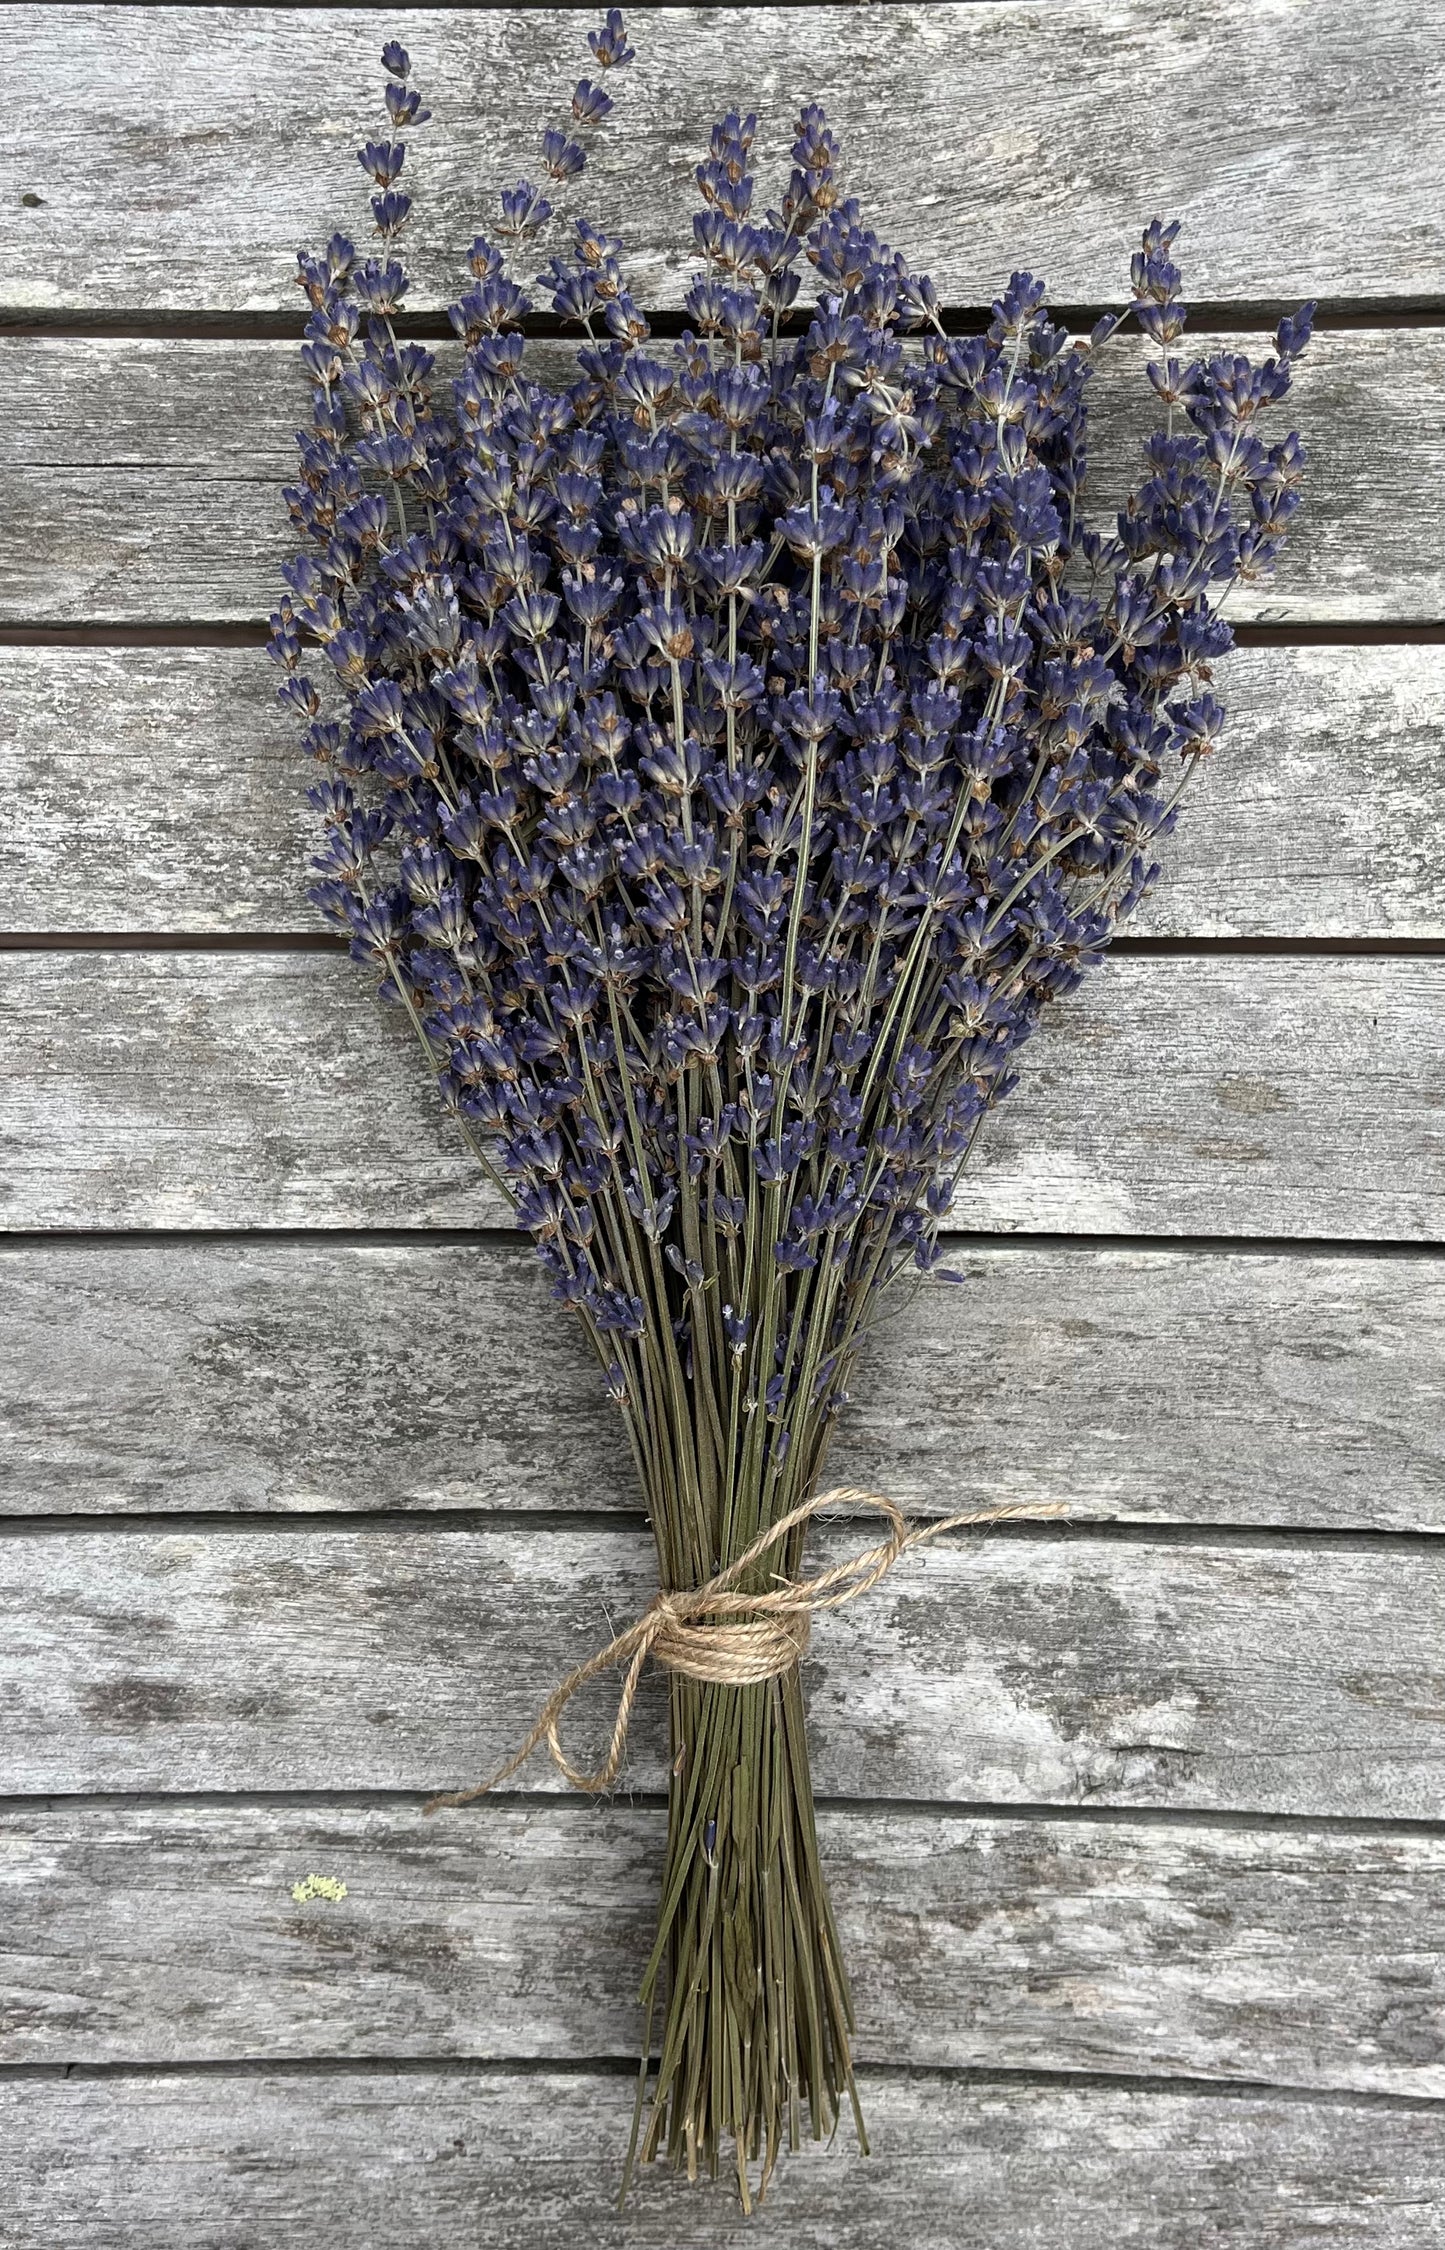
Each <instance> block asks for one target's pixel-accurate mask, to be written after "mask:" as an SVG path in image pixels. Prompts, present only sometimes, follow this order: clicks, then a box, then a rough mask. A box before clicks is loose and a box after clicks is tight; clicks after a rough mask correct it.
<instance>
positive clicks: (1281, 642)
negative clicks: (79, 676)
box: [0, 587, 1445, 648]
mask: <svg viewBox="0 0 1445 2250" xmlns="http://www.w3.org/2000/svg"><path fill="white" fill-rule="evenodd" d="M277 591H278V594H279V592H280V588H279V587H278V589H277ZM270 637H271V628H270V626H269V625H268V624H267V623H266V622H265V621H264V620H263V619H261V618H255V619H244V618H242V619H235V620H233V619H228V618H204V617H202V618H172V619H168V620H166V621H164V622H161V623H151V624H133V623H129V622H127V621H126V620H125V619H117V618H88V619H87V620H86V621H85V622H84V623H83V624H76V623H71V622H68V621H67V620H65V619H54V618H27V619H25V620H24V621H23V622H21V623H18V624H17V623H12V622H6V623H0V648H264V647H265V646H266V643H267V641H268V640H269V639H270ZM1234 645H1235V647H1236V648H1440V647H1442V646H1445V618H1434V617H1416V618H1389V617H1386V618H1360V619H1356V620H1351V619H1349V618H1323V619H1308V618H1302V619H1300V620H1298V621H1295V622H1286V623H1282V624H1270V623H1266V622H1261V621H1260V620H1259V619H1257V618H1255V619H1241V621H1240V622H1239V623H1238V624H1237V625H1236V626H1235V627H1234Z"/></svg>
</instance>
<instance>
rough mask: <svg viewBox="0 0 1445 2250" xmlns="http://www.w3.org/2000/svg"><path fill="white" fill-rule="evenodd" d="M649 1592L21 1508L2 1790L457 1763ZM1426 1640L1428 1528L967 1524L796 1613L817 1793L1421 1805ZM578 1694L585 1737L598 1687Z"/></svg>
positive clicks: (848, 1543)
mask: <svg viewBox="0 0 1445 2250" xmlns="http://www.w3.org/2000/svg"><path fill="white" fill-rule="evenodd" d="M871 1536H872V1534H871V1533H870V1532H866V1531H865V1530H864V1529H863V1527H861V1526H859V1525H852V1526H846V1525H845V1526H840V1527H838V1528H836V1529H834V1530H831V1531H830V1532H829V1533H828V1534H827V1536H826V1537H825V1538H823V1539H820V1541H819V1545H818V1550H817V1551H818V1553H819V1554H820V1555H821V1556H824V1557H830V1556H832V1557H836V1556H838V1555H840V1554H841V1553H843V1552H845V1551H849V1550H851V1548H853V1547H856V1546H857V1545H858V1544H859V1543H860V1542H866V1539H867V1538H868V1537H871ZM655 1585H656V1573H655V1565H654V1563H653V1560H652V1556H651V1551H650V1544H649V1542H648V1541H647V1539H646V1537H645V1535H644V1534H642V1533H640V1532H639V1531H636V1530H634V1529H633V1528H631V1527H630V1526H626V1525H620V1524H619V1525H615V1526H612V1527H608V1528H603V1527H602V1526H600V1525H599V1526H598V1527H596V1528H586V1529H561V1528H558V1527H556V1526H548V1527H545V1528H536V1527H530V1526H528V1525H527V1524H526V1523H525V1522H524V1521H522V1520H520V1519H513V1520H511V1521H505V1520H504V1521H503V1522H501V1523H499V1524H496V1525H493V1526H487V1527H483V1528H478V1527H476V1526H468V1527H465V1528H459V1527H455V1526H447V1527H442V1526H440V1525H436V1524H434V1523H428V1521H427V1519H426V1518H424V1517H418V1518H415V1519H413V1521H412V1522H411V1523H410V1524H409V1525H407V1526H405V1527H402V1528H394V1527H392V1526H390V1525H386V1526H373V1527H370V1528H368V1529H365V1530H350V1529H346V1530H341V1529H330V1528H328V1529H318V1528H316V1527H307V1528H301V1527H289V1526H288V1527H285V1528H282V1529H277V1528H275V1527H267V1528H266V1529H264V1530H262V1529H253V1528H246V1527H241V1526H239V1525H238V1526H237V1527H236V1528H235V1529H234V1530H225V1531H218V1530H214V1529H211V1530H201V1529H198V1528H196V1527H194V1526H191V1527H179V1526H178V1527H177V1528H176V1529H175V1530H174V1531H160V1530H155V1529H151V1528H147V1529H144V1530H143V1529H140V1528H136V1529H134V1530H132V1531H122V1530H116V1531H96V1530H93V1529H91V1530H86V1531H58V1530H57V1531H53V1532H48V1533H44V1534H39V1535H36V1534H29V1535H27V1534H23V1533H14V1532H12V1533H11V1534H10V1535H9V1536H8V1537H6V1538H5V1539H3V1540H0V1624H3V1638H0V1709H3V1715H4V1717H3V1731H0V1794H14V1795H27V1794H28V1795H35V1794H40V1795H43V1794H46V1793H48V1792H53V1791H58V1790H65V1791H72V1790H90V1789H107V1790H111V1789H120V1790H138V1789H139V1790H144V1789H165V1790H173V1791H175V1790H179V1791H188V1790H195V1789H197V1788H205V1789H210V1790H256V1789H270V1790H275V1789H283V1790H296V1789H328V1790H335V1789H353V1788H355V1789H369V1788H397V1789H425V1788H429V1787H435V1788H452V1787H456V1786H458V1785H460V1784H463V1783H467V1782H471V1781H474V1780H477V1779H479V1778H481V1777H482V1776H484V1775H485V1774H487V1773H489V1772H490V1771H491V1770H492V1769H493V1767H494V1766H496V1765H497V1764H499V1763H500V1762H501V1759H502V1758H503V1757H504V1756H505V1755H506V1753H507V1752H508V1751H510V1750H511V1749H512V1748H513V1746H514V1745H515V1743H516V1742H517V1741H518V1740H519V1739H520V1738H521V1736H522V1735H523V1733H524V1732H525V1731H526V1728H527V1726H528V1725H530V1723H531V1721H532V1719H533V1717H534V1716H535V1713H536V1710H537V1707H538V1706H539V1704H540V1703H541V1702H542V1700H543V1698H544V1697H545V1695H546V1694H547V1693H548V1692H549V1691H550V1689H551V1688H552V1686H553V1685H554V1683H555V1682H556V1680H558V1679H559V1678H560V1677H561V1675H562V1674H563V1672H565V1671H566V1670H567V1669H569V1667H570V1666H571V1665H573V1664H574V1663H576V1662H577V1661H579V1659H580V1658H581V1657H583V1656H584V1655H587V1654H589V1653H590V1652H591V1651H592V1650H593V1649H594V1648H596V1647H597V1646H598V1645H599V1644H600V1643H601V1642H603V1641H605V1640H606V1639H608V1638H609V1637H610V1635H611V1633H612V1632H613V1631H614V1630H615V1629H616V1628H617V1627H619V1626H620V1625H621V1624H622V1623H623V1622H624V1621H625V1620H627V1619H628V1618H631V1617H634V1616H636V1615H637V1613H638V1611H639V1610H640V1609H641V1608H642V1607H643V1606H644V1604H645V1603H646V1602H647V1600H648V1599H649V1598H650V1596H651V1594H652V1592H653V1591H654V1589H655ZM1442 1632H1445V1548H1442V1549H1441V1550H1440V1551H1439V1552H1438V1553H1437V1552H1435V1551H1432V1548H1431V1546H1430V1545H1429V1544H1427V1543H1423V1542H1422V1543H1414V1542H1408V1543H1403V1544H1402V1543H1400V1542H1387V1543H1384V1544H1382V1545H1381V1546H1379V1547H1378V1548H1376V1547H1373V1546H1370V1547H1364V1548H1361V1547H1358V1546H1345V1547H1339V1548H1335V1547H1326V1548H1323V1549H1321V1548H1316V1547H1312V1546H1306V1545H1305V1544H1304V1543H1302V1542H1293V1541H1290V1540H1287V1539H1286V1540H1279V1541H1273V1542H1271V1541H1256V1542H1253V1543H1251V1542H1248V1541H1245V1542H1236V1541H1231V1540H1227V1539H1224V1540H1221V1539H1218V1538H1216V1539H1215V1540H1212V1541H1210V1540H1201V1541H1199V1542H1198V1543H1194V1544H1186V1543H1183V1542H1177V1541H1173V1540H1159V1539H1154V1540H1150V1539H1147V1538H1144V1537H1140V1536H1136V1537H1134V1538H1131V1539H1128V1540H1119V1539H1113V1538H1104V1539H1101V1538H1098V1537H1092V1538H1089V1537H1084V1538H1081V1537H1078V1536H1072V1537H1071V1536H1068V1535H1067V1534H1064V1533H1060V1532H1057V1531H1052V1532H1051V1531H1048V1530H1042V1529H1040V1530H1036V1531H1033V1532H1031V1533H1017V1532H1016V1533H1014V1534H1012V1535H1001V1534H997V1533H995V1534H994V1535H992V1536H989V1535H988V1534H986V1533H975V1534H973V1535H971V1537H969V1538H968V1539H967V1540H958V1541H954V1542H951V1543H949V1544H948V1545H946V1546H945V1545H943V1544H942V1543H940V1545H939V1546H937V1547H934V1548H931V1549H929V1550H927V1551H925V1552H924V1553H922V1554H921V1555H919V1556H916V1557H914V1558H912V1559H911V1560H910V1561H909V1562H908V1563H907V1565H906V1567H904V1566H900V1567H899V1568H898V1569H897V1570H895V1571H894V1572H893V1573H892V1574H891V1575H890V1576H889V1578H888V1579H887V1580H886V1581H885V1582H884V1584H883V1585H882V1586H881V1587H879V1588H878V1589H877V1590H876V1591H875V1592H874V1593H872V1594H870V1595H869V1597H868V1598H867V1600H866V1601H860V1602H858V1603H856V1604H855V1605H854V1606H853V1607H852V1608H850V1609H847V1610H843V1611H840V1612H838V1613H837V1614H836V1615H835V1616H834V1617H832V1618H830V1619H829V1621H828V1623H827V1626H826V1628H825V1629H822V1630H820V1631H819V1633H818V1634H817V1635H815V1643H814V1646H815V1653H814V1654H813V1656H811V1657H810V1659H809V1662H808V1667H807V1685H808V1694H809V1705H810V1710H811V1714H812V1737H813V1742H814V1763H815V1774H816V1779H817V1784H818V1788H819V1790H820V1791H821V1792H822V1793H823V1794H831V1795H839V1794H846V1795H848V1796H850V1797H885V1798H888V1799H890V1800H898V1799H902V1798H908V1797H921V1798H928V1799H931V1800H935V1801H939V1802H949V1801H968V1802H971V1803H975V1804H1003V1803H1010V1804H1016V1803H1020V1802H1028V1803H1035V1804H1039V1803H1074V1802H1078V1801H1088V1802H1091V1803H1095V1804H1119V1805H1160V1806H1166V1807H1181V1806H1192V1807H1200V1808H1204V1809H1211V1810H1245V1811H1264V1812H1310V1813H1316V1814H1323V1813H1341V1814H1370V1815H1372V1816H1377V1817H1382V1818H1383V1817H1390V1816H1402V1817H1410V1818H1432V1819H1433V1818H1438V1817H1440V1815H1441V1814H1442V1812H1445V1725H1442V1718H1445V1674H1442V1668H1441V1660H1440V1649H1441V1636H1442ZM581 1701H582V1708H580V1709H579V1710H578V1713H577V1718H576V1720H575V1722H574V1724H573V1730H572V1731H573V1737H574V1739H575V1740H576V1741H577V1742H578V1743H579V1745H580V1744H581V1743H585V1742H589V1741H596V1740H598V1739H599V1737H600V1735H601V1733H602V1731H603V1728H604V1724H605V1719H606V1712H607V1710H608V1702H607V1697H606V1695H605V1694H604V1693H603V1691H602V1690H601V1688H600V1687H599V1688H597V1689H595V1690H589V1691H588V1693H587V1695H586V1696H585V1697H584V1698H583V1699H581ZM664 1704H665V1696H664V1693H663V1690H662V1688H661V1687H660V1685H659V1683H658V1682H657V1681H656V1680H655V1679H654V1680H650V1681H649V1682H648V1683H647V1687H646V1690H645V1693H644V1697H643V1700H642V1702H641V1703H640V1704H639V1712H638V1716H637V1719H636V1721H635V1723H634V1727H633V1734H632V1743H631V1749H630V1769H629V1771H630V1785H631V1786H634V1787H637V1788H649V1789H650V1788H656V1787H657V1786H659V1784H660V1783H661V1780H662V1775H663V1770H664V1765H665V1753H664V1747H663V1739H662V1737H663V1723H662V1722H663V1714H664ZM526 1778H527V1785H529V1786H530V1787H532V1788H535V1789H537V1790H544V1791H545V1790H547V1789H550V1788H551V1787H552V1785H553V1782H554V1781H555V1778H556V1777H555V1776H554V1775H553V1774H552V1771H551V1769H550V1767H548V1766H547V1765H546V1763H545V1761H540V1760H539V1761H538V1762H537V1763H536V1764H535V1765H534V1766H533V1767H532V1768H529V1769H528V1774H527V1777H526Z"/></svg>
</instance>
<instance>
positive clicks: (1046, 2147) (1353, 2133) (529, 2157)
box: [0, 2067, 1445, 2250]
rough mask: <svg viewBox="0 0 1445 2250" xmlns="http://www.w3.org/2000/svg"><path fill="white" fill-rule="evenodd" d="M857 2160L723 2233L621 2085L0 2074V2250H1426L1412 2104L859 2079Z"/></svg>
mask: <svg viewBox="0 0 1445 2250" xmlns="http://www.w3.org/2000/svg"><path fill="white" fill-rule="evenodd" d="M862 2094H863V2101H864V2104H865V2108H866V2114H867V2118H868V2124H869V2132H870V2135H871V2138H872V2143H873V2149H874V2153H873V2155H872V2156H871V2157H870V2158H868V2159H866V2160H864V2159H862V2158H860V2157H859V2156H858V2155H857V2154H856V2151H855V2149H854V2147H853V2143H852V2136H851V2134H848V2133H846V2132H844V2133H840V2134H839V2136H838V2139H837V2141H836V2142H835V2143H834V2144H832V2145H831V2146H826V2145H825V2146H816V2147H815V2146H805V2148H804V2150H803V2151H802V2152H801V2153H800V2154H798V2155H795V2156H792V2157H790V2158H789V2159H788V2161H787V2163H786V2164H785V2165H784V2166H783V2167H781V2168H780V2170H779V2173H778V2176H777V2180H776V2182H775V2184H774V2187H773V2188H772V2190H771V2191H770V2193H769V2196H768V2200H767V2202H766V2203H765V2204H764V2205H763V2208H762V2210H761V2211H760V2212H759V2213H758V2214H757V2215H756V2216H755V2217H753V2218H752V2219H746V2220H745V2219H743V2218H742V2216H741V2215H740V2213H739V2212H738V2210H737V2207H736V2203H735V2201H734V2200H733V2199H732V2198H731V2197H730V2195H729V2192H728V2189H727V2188H726V2187H725V2186H723V2185H721V2184H717V2185H712V2184H706V2183H705V2184H703V2185H701V2186H699V2187H696V2188H688V2187H686V2186H685V2185H684V2184H683V2183H682V2182H680V2181H678V2180H677V2179H675V2178H674V2177H673V2176H672V2174H671V2173H668V2172H662V2171H655V2170H649V2171H648V2172H647V2173H646V2174H645V2175H644V2176H643V2179H642V2181H641V2183H640V2185H639V2186H638V2187H637V2188H636V2189H635V2190H634V2193H633V2195H632V2197H631V2198H630V2200H629V2203H628V2206H627V2209H626V2211H625V2212H624V2213H622V2214H620V2215H619V2213H618V2212H617V2209H616V2192H617V2183H618V2177H619V2168H620V2153H619V2152H620V2151H621V2150H622V2149H623V2148H624V2147H625V2146H626V2141H627V2128H628V2122H629V2118H630V2114H631V2104H632V2083H631V2077H630V2074H628V2075H627V2076H621V2075H608V2076H603V2075H601V2074H599V2073H596V2072H594V2071H589V2070H587V2069H585V2068H584V2069H580V2070H576V2071H566V2072H561V2071H558V2072H547V2071H538V2072H533V2073H529V2074H528V2075H526V2076H519V2075H517V2074H516V2073H515V2072H509V2071H506V2070H489V2069H480V2070H475V2071H460V2070H448V2071H445V2072H442V2073H436V2072H432V2071H417V2072H403V2071H399V2070H379V2071H371V2070H367V2071H357V2070H350V2071H348V2070H338V2071H329V2072H326V2073H325V2074H320V2075H319V2074H317V2073H314V2072H310V2071H306V2070H304V2069H301V2070H287V2069H285V2068H280V2067H273V2068H270V2069H263V2070H260V2071H253V2072H249V2073H246V2074H244V2075H243V2074H241V2073H228V2072H218V2073H216V2074H214V2075H210V2074H208V2075H207V2076H205V2077H202V2078H195V2077H181V2078H176V2077H172V2076H168V2075H166V2074H164V2073H137V2074H135V2075H129V2074H127V2075H125V2076H123V2077H117V2078H108V2077H99V2078H93V2077H87V2076H86V2075H85V2074H84V2073H77V2074H76V2075H75V2076H74V2077H71V2078H67V2079H65V2080H62V2079H61V2078H60V2077H59V2076H58V2075H56V2076H53V2077H52V2076H50V2075H48V2074H47V2075H43V2076H39V2077H36V2078H30V2079H18V2080H12V2081H10V2082H8V2083H7V2082H5V2081H3V2080H0V2119H3V2122H4V2125H5V2127H6V2128H7V2129H6V2131H5V2133H4V2137H3V2140H0V2194H3V2196H4V2200H5V2204H6V2207H7V2210H8V2214H9V2220H10V2224H11V2225H12V2226H13V2227H14V2228H15V2230H16V2232H15V2236H14V2239H15V2241H16V2243H17V2245H18V2244H21V2243H23V2244H24V2245H25V2250H114V2246H115V2245H117V2244H122V2243H123V2244H124V2245H125V2250H175V2245H176V2244H177V2243H178V2242H184V2243H185V2244H186V2245H187V2250H295V2246H296V2244H297V2243H298V2242H305V2241H308V2240H310V2241H314V2242H316V2243H317V2244H318V2245H325V2246H326V2250H331V2246H332V2245H333V2244H342V2243H345V2244H348V2245H350V2244H361V2243H365V2244H366V2246H367V2250H418V2245H419V2244H424V2243H433V2242H436V2243H442V2242H445V2243H448V2244H455V2245H457V2246H459V2250H481V2246H483V2245H485V2250H558V2246H559V2245H561V2244H564V2243H565V2244H571V2243H586V2244H588V2245H589V2246H592V2245H596V2250H840V2246H841V2245H844V2244H847V2245H849V2246H850V2250H851V2246H852V2245H857V2250H885V2246H886V2245H889V2244H892V2243H898V2242H906V2243H907V2244H908V2245H909V2250H1042V2246H1045V2245H1053V2244H1055V2243H1058V2244H1066V2245H1067V2246H1068V2250H1201V2245H1204V2244H1207V2245H1208V2246H1209V2250H1310V2246H1312V2245H1315V2244H1318V2243H1320V2242H1329V2243H1331V2244H1338V2245H1340V2246H1341V2250H1344V2246H1346V2245H1348V2250H1438V2244H1439V2239H1440V2234H1439V2218H1440V2208H1441V2203H1442V2200H1445V2119H1442V2117H1441V2114H1440V2112H1439V2111H1438V2110H1418V2109H1406V2108H1388V2107H1383V2106H1380V2105H1378V2104H1376V2103H1370V2102H1367V2101H1365V2100H1361V2099H1355V2100H1351V2099H1348V2098H1346V2099H1343V2100H1340V2099H1336V2100H1323V2099H1321V2098H1319V2097H1315V2098H1311V2097H1310V2096H1308V2095H1289V2094H1276V2093H1265V2092H1260V2091H1257V2090H1253V2089H1250V2090H1245V2089H1241V2090H1240V2091H1238V2092H1228V2093H1220V2094H1216V2095H1214V2096H1212V2097H1210V2098H1205V2099H1200V2098H1198V2097H1197V2096H1195V2095H1193V2094H1192V2093H1189V2092H1185V2091H1171V2090H1169V2089H1167V2088H1163V2089H1160V2088H1143V2087H1140V2088H1135V2087H1126V2086H1118V2087H1114V2086H1109V2085H1107V2084H1100V2085H1093V2086H1080V2085H1077V2084H1071V2083H1067V2082H1065V2083H1048V2082H1045V2083H1041V2084H1040V2083H1023V2084H1020V2083H1018V2082H1013V2083H1011V2082H1010V2081H1009V2079H1008V2077H1007V2076H1006V2075H1002V2076H996V2077H987V2076H986V2077H984V2078H982V2079H974V2078H963V2079H960V2080H949V2079H937V2078H929V2077H927V2076H922V2075H919V2076H913V2075H907V2076H903V2075H899V2076H893V2077H888V2076H870V2075H869V2074H867V2073H865V2074H864V2078H863V2085H862Z"/></svg>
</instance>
